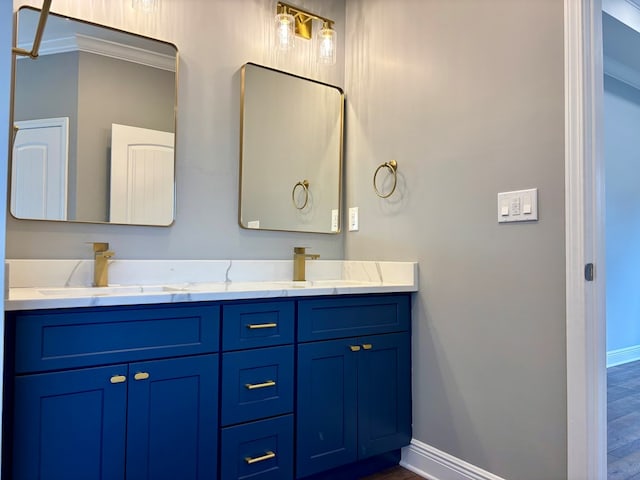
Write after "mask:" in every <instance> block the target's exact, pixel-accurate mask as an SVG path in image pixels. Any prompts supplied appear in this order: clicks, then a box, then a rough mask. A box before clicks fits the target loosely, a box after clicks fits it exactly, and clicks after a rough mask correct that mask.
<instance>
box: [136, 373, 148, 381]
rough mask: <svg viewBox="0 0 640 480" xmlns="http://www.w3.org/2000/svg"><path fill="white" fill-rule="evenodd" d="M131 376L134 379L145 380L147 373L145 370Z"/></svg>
mask: <svg viewBox="0 0 640 480" xmlns="http://www.w3.org/2000/svg"><path fill="white" fill-rule="evenodd" d="M133 378H134V379H135V380H146V379H147V378H149V374H148V373H147V372H138V373H136V374H135V375H134V376H133Z"/></svg>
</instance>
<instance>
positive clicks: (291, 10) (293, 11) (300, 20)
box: [277, 2, 334, 40]
mask: <svg viewBox="0 0 640 480" xmlns="http://www.w3.org/2000/svg"><path fill="white" fill-rule="evenodd" d="M277 13H287V14H289V15H292V16H293V18H294V19H295V21H296V35H299V36H301V37H303V38H306V39H307V40H308V39H310V38H311V37H312V33H311V30H312V29H311V21H312V20H320V21H321V22H322V23H323V26H324V27H325V28H331V29H333V24H334V21H333V20H331V19H330V18H326V17H321V16H320V15H316V14H315V13H311V12H309V11H307V10H303V9H301V8H300V7H296V6H294V5H290V4H288V3H285V2H278V6H277Z"/></svg>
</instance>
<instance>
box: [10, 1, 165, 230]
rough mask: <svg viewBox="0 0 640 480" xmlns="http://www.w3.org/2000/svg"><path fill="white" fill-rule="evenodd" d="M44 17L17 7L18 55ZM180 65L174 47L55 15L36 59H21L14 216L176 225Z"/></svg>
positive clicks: (18, 61) (16, 95) (17, 87)
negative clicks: (176, 135)
mask: <svg viewBox="0 0 640 480" xmlns="http://www.w3.org/2000/svg"><path fill="white" fill-rule="evenodd" d="M39 16H40V10H38V9H34V8H31V7H22V8H20V10H19V11H18V13H17V22H16V25H17V28H16V32H15V36H14V41H15V46H16V47H18V48H27V49H28V48H30V45H31V43H32V41H33V38H34V34H35V31H36V26H37V23H38V19H39ZM177 67H178V50H177V48H176V46H175V45H173V44H170V43H168V42H163V41H159V40H155V39H151V38H148V37H143V36H140V35H136V34H132V33H129V32H125V31H121V30H117V29H114V28H110V27H105V26H102V25H97V24H94V23H90V22H86V21H83V20H79V19H75V18H70V17H65V16H62V15H58V14H54V13H50V14H49V17H48V19H47V24H46V28H45V30H44V35H43V37H42V43H41V45H40V52H39V55H38V57H37V58H35V59H31V58H29V57H25V56H16V57H15V59H14V79H13V88H12V91H13V99H12V105H13V108H12V120H13V123H14V126H15V127H17V130H16V133H15V136H14V139H13V148H12V155H11V172H10V190H11V197H10V212H11V214H12V215H13V216H14V217H16V218H18V219H28V220H54V221H66V222H85V223H86V222H88V223H115V224H125V225H158V226H168V225H171V224H172V223H173V220H174V215H175V131H176V109H177V95H176V92H177V70H178V68H177Z"/></svg>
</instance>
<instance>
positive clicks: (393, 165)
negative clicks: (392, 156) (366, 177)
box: [373, 160, 398, 198]
mask: <svg viewBox="0 0 640 480" xmlns="http://www.w3.org/2000/svg"><path fill="white" fill-rule="evenodd" d="M383 168H386V169H388V170H389V171H390V172H391V174H392V175H393V187H391V191H390V192H389V193H387V194H383V193H381V192H380V190H378V186H377V185H376V177H377V176H378V172H379V171H380V170H381V169H383ZM397 185H398V162H396V161H395V160H391V161H390V162H384V163H383V164H382V165H380V166H379V167H378V168H376V173H374V174H373V189H374V190H375V192H376V195H378V196H379V197H380V198H389V197H390V196H391V195H393V192H395V191H396V186H397Z"/></svg>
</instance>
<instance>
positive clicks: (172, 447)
mask: <svg viewBox="0 0 640 480" xmlns="http://www.w3.org/2000/svg"><path fill="white" fill-rule="evenodd" d="M128 383H129V410H128V418H127V465H126V467H127V479H128V480H147V479H149V480H151V479H153V480H176V479H178V478H179V479H181V480H205V479H206V480H210V479H212V478H216V470H217V462H216V457H217V429H218V422H217V412H218V395H217V385H218V355H203V356H194V357H183V358H173V359H168V360H157V361H150V362H140V363H133V364H131V365H130V366H129V382H128Z"/></svg>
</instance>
